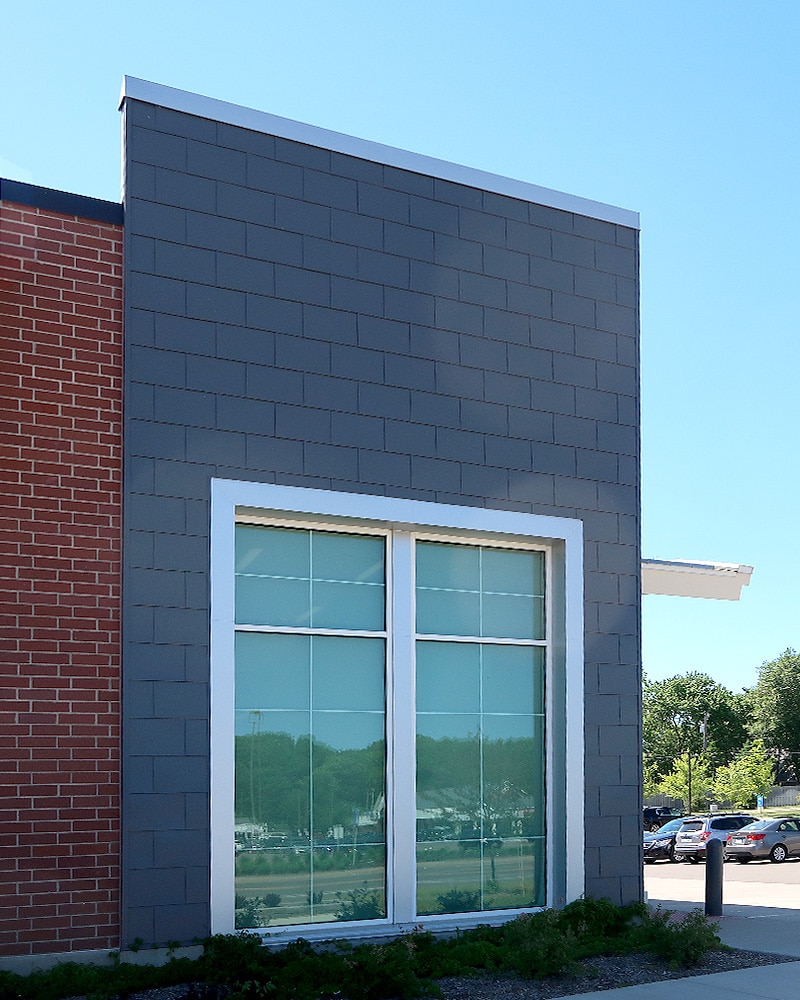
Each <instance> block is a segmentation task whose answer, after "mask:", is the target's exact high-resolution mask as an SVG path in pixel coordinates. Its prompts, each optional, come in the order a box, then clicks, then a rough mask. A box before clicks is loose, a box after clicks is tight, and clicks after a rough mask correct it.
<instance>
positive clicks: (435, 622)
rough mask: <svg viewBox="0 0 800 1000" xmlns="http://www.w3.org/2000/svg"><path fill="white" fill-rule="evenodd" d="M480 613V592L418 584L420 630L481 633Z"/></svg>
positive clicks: (424, 633)
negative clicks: (430, 587)
mask: <svg viewBox="0 0 800 1000" xmlns="http://www.w3.org/2000/svg"><path fill="white" fill-rule="evenodd" d="M480 617H481V595H480V594H478V593H470V592H469V591H464V590H421V589H420V588H419V587H418V588H417V632H419V633H421V634H423V635H479V634H480V633H479V632H478V631H477V629H478V628H479V627H480Z"/></svg>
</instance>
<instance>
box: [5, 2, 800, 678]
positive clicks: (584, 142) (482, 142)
mask: <svg viewBox="0 0 800 1000" xmlns="http://www.w3.org/2000/svg"><path fill="white" fill-rule="evenodd" d="M2 21H3V23H2V35H3V47H2V49H3V56H2V59H0V175H1V176H5V177H11V178H14V179H17V180H23V181H29V182H31V183H35V184H43V185H46V186H48V187H55V188H59V189H62V190H67V191H73V192H76V193H79V194H86V195H92V196H94V197H99V198H108V199H114V200H116V199H118V198H119V115H118V113H117V110H116V108H117V97H118V94H119V89H120V84H121V80H122V76H123V74H129V75H131V76H137V77H141V78H143V79H147V80H153V81H156V82H158V83H163V84H168V85H170V86H173V87H179V88H181V89H184V90H190V91H194V92H195V93H199V94H204V95H207V96H210V97H215V98H219V99H222V100H226V101H232V102H234V103H236V104H242V105H246V106H248V107H252V108H257V109H259V110H263V111H269V112H272V113H273V114H277V115H283V116H285V117H288V118H295V119H298V120H300V121H304V122H308V123H310V124H313V125H320V126H323V127H325V128H329V129H334V130H336V131H339V132H345V133H348V134H350V135H355V136H359V137H361V138H365V139H372V140H376V141H379V142H383V143H386V144H388V145H391V146H397V147H400V148H403V149H409V150H413V151H415V152H420V153H426V154H428V155H431V156H437V157H440V158H442V159H445V160H451V161H454V162H457V163H463V164H466V165H468V166H473V167H478V168H481V169H484V170H490V171H493V172H495V173H499V174H505V175H507V176H510V177H515V178H519V179H521V180H525V181H530V182H532V183H534V184H541V185H544V186H546V187H552V188H556V189H558V190H562V191H567V192H569V193H571V194H577V195H582V196H584V197H588V198H593V199H596V200H598V201H603V202H608V203H610V204H614V205H620V206H622V207H624V208H630V209H634V210H636V211H638V212H640V213H641V222H642V239H641V247H642V400H643V402H642V435H643V440H642V444H643V551H644V555H645V556H649V557H653V558H662V559H670V558H689V559H709V560H719V561H723V562H734V563H745V564H748V565H752V566H754V567H755V572H754V574H753V578H752V583H751V585H750V587H749V588H747V589H746V590H745V591H744V595H743V599H742V601H741V602H740V603H731V602H716V601H692V600H688V599H685V598H667V597H647V598H645V600H644V667H645V670H646V671H647V673H648V675H649V676H651V677H653V678H656V679H657V678H661V677H668V676H672V675H674V674H677V673H683V672H685V671H688V670H705V671H707V672H708V673H710V674H711V675H712V676H713V677H714V678H715V679H717V680H718V681H720V682H722V683H724V684H726V685H727V686H728V687H730V688H732V689H734V690H738V689H739V688H741V687H742V686H750V685H752V684H754V683H755V681H756V679H757V668H758V665H759V664H760V663H761V662H762V661H763V660H766V659H771V658H773V657H775V656H777V655H778V654H779V653H780V652H781V651H782V650H783V649H785V648H786V647H787V646H794V647H797V646H798V645H800V611H798V597H799V596H800V587H798V564H800V530H798V529H799V527H800V524H799V522H800V441H799V440H798V431H800V406H799V405H798V394H799V393H798V369H800V274H799V273H798V272H800V250H799V249H798V246H799V244H798V235H800V199H799V198H798V187H799V186H800V120H799V117H800V59H799V58H798V52H800V4H798V3H796V2H793V0H765V2H760V3H756V2H754V0H749V2H744V0H716V2H714V0H691V2H689V0H675V2H673V3H670V4H656V3H643V2H642V0H603V2H599V0H558V2H556V0H551V2H548V3H545V2H542V0H514V2H507V0H459V2H455V0H446V2H445V0H404V2H403V3H396V4H391V5H390V4H385V3H381V2H380V0H369V2H366V0H344V2H340V3H330V2H319V0H292V2H290V0H280V2H278V0H238V2H237V0H233V2H230V3H227V4H224V3H209V2H207V0H191V2H188V0H161V2H159V3H155V2H153V0H137V2H136V3H133V4H114V3H109V2H107V0H104V2H102V3H100V2H97V0H76V2H75V3H72V4H65V3H62V2H56V0H29V2H27V3H18V4H12V5H10V6H9V7H8V8H7V9H5V10H4V13H3V19H2Z"/></svg>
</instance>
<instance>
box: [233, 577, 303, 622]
mask: <svg viewBox="0 0 800 1000" xmlns="http://www.w3.org/2000/svg"><path fill="white" fill-rule="evenodd" d="M310 603H311V592H310V584H309V581H308V580H285V579H279V580H276V579H273V578H272V577H269V576H240V577H239V579H238V580H237V581H236V623H237V625H288V626H289V627H290V628H302V627H303V626H306V625H310V624H311V613H310Z"/></svg>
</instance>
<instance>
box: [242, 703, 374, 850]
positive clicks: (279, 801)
mask: <svg viewBox="0 0 800 1000" xmlns="http://www.w3.org/2000/svg"><path fill="white" fill-rule="evenodd" d="M253 714H254V715H255V713H253ZM383 762H384V744H383V741H377V742H375V743H373V744H371V745H370V746H368V747H364V748H362V749H357V750H353V749H348V750H336V749H334V748H333V747H331V746H329V745H327V744H326V743H322V742H320V741H319V740H312V739H311V738H310V737H309V736H300V737H297V738H294V737H292V736H291V735H289V734H288V733H279V732H265V733H264V732H258V729H257V726H256V725H255V720H254V725H253V731H252V732H251V733H249V734H248V735H241V736H237V737H236V818H237V822H251V823H254V824H258V825H261V826H264V827H266V828H267V829H269V830H284V831H291V830H300V831H306V830H308V831H309V833H310V832H311V831H310V791H311V787H312V783H313V788H314V802H313V807H314V830H315V833H316V834H319V833H322V834H325V833H326V832H327V831H328V830H330V829H332V828H333V827H336V826H342V827H347V828H350V827H352V825H353V823H354V817H355V816H359V817H361V816H363V815H364V814H365V813H367V812H369V811H376V810H379V811H380V815H376V822H377V824H378V825H379V826H380V827H382V825H383V814H382V811H383ZM362 822H363V820H362Z"/></svg>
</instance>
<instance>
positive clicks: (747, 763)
mask: <svg viewBox="0 0 800 1000" xmlns="http://www.w3.org/2000/svg"><path fill="white" fill-rule="evenodd" d="M773 771H774V764H773V762H772V761H771V760H770V759H769V758H768V757H767V755H766V752H765V750H764V744H763V742H762V741H761V740H753V741H752V742H751V743H748V745H747V746H746V747H745V748H744V749H743V750H741V751H740V752H739V753H738V754H737V755H736V757H735V758H734V759H733V760H732V761H731V763H730V764H726V765H725V766H724V767H720V768H718V770H717V773H716V774H715V776H714V794H715V795H716V797H717V798H718V799H720V800H721V801H723V802H730V804H731V805H732V806H734V808H736V809H748V808H752V807H753V806H754V805H755V801H756V796H757V795H759V794H764V793H765V792H767V791H769V789H770V787H771V786H772V775H773Z"/></svg>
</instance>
